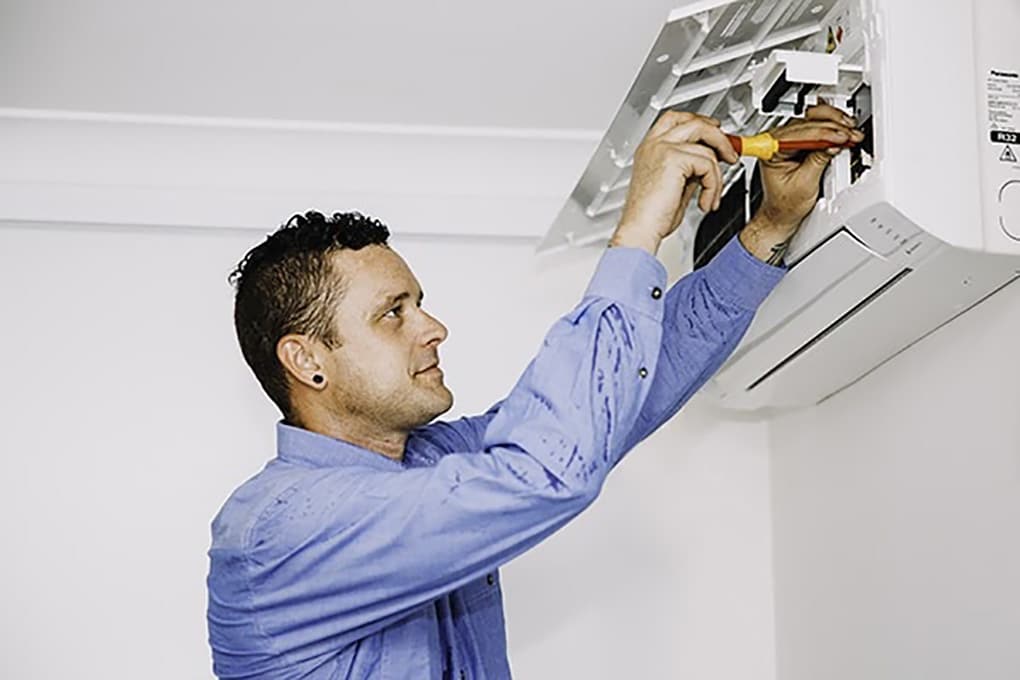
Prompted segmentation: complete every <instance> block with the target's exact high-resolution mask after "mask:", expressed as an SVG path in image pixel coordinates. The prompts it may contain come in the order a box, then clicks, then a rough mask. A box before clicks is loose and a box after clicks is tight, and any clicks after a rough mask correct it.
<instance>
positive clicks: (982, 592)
mask: <svg viewBox="0 0 1020 680" xmlns="http://www.w3.org/2000/svg"><path fill="white" fill-rule="evenodd" d="M1018 337H1020V286H1018V285H1014V286H1012V287H1011V288H1008V289H1006V290H1005V291H1003V292H1001V293H999V294H998V295H996V296H995V297H992V298H991V299H989V300H988V301H986V302H985V303H984V304H983V305H981V306H979V307H978V308H977V309H975V310H972V311H971V312H969V313H967V314H966V315H965V316H964V317H962V318H961V319H958V320H957V321H955V322H953V323H952V324H950V325H949V326H946V327H944V328H943V329H941V330H939V331H938V332H936V333H935V334H933V335H932V336H929V337H928V338H927V339H925V340H924V341H922V342H921V343H919V344H918V345H917V346H915V347H914V348H912V349H911V350H910V351H909V352H906V353H905V354H902V355H900V356H899V357H897V358H896V359H894V360H893V361H891V362H890V363H889V364H887V365H886V366H884V367H882V368H881V369H880V370H878V371H877V372H875V373H873V374H872V375H871V376H869V377H867V378H866V379H864V380H863V381H861V382H860V383H858V384H857V385H855V386H854V387H852V388H851V389H849V390H848V391H846V392H844V393H842V394H840V395H837V396H836V397H835V398H833V399H831V400H830V401H828V402H825V403H824V404H822V405H821V406H819V407H817V408H813V409H809V410H807V411H804V412H802V413H799V414H797V415H794V416H791V417H786V418H784V419H781V420H779V421H777V422H776V423H775V425H774V426H773V427H772V429H771V438H770V441H771V445H772V479H773V486H772V491H773V511H774V540H775V543H774V552H775V558H776V559H775V571H776V637H777V659H778V672H777V677H778V678H779V680H818V679H819V678H825V679H826V680H861V679H863V678H867V679H868V680H914V679H918V680H922V679H923V680H963V679H966V680H970V679H980V680H1006V679H1007V678H1008V679H1010V680H1014V679H1015V678H1018V677H1020V359H1018V355H1017V338H1018Z"/></svg>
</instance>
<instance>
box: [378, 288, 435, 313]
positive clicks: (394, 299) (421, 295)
mask: <svg viewBox="0 0 1020 680" xmlns="http://www.w3.org/2000/svg"><path fill="white" fill-rule="evenodd" d="M410 299H411V293H410V292H408V291H406V290H405V291H404V292H403V293H397V294H396V295H390V296H388V297H387V298H386V299H384V300H383V301H382V302H380V303H379V305H378V306H377V307H376V309H378V310H382V309H384V308H387V309H388V308H390V307H393V306H394V305H396V304H397V303H400V302H403V301H404V300H410ZM424 299H425V292H424V291H419V292H418V304H421V301H422V300H424Z"/></svg>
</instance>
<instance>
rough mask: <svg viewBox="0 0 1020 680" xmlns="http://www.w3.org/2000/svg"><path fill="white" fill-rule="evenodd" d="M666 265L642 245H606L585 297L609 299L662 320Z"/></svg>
mask: <svg viewBox="0 0 1020 680" xmlns="http://www.w3.org/2000/svg"><path fill="white" fill-rule="evenodd" d="M665 288H666V268H665V267H664V266H662V263H661V262H659V261H658V260H657V259H656V258H655V257H653V256H652V255H651V254H650V253H648V252H647V251H645V250H642V249H640V248H607V249H606V251H605V252H604V253H602V259H600V260H599V264H598V267H596V268H595V274H594V276H592V279H591V283H589V284H588V290H587V291H585V296H589V295H591V296H595V297H601V298H607V299H610V300H615V301H617V302H620V303H621V304H623V305H626V306H627V307H630V308H632V309H636V310H637V311H639V312H641V313H642V314H646V315H648V316H650V317H653V318H655V319H657V320H658V321H662V317H663V303H664V301H665V295H663V291H664V290H665Z"/></svg>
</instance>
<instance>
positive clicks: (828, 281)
mask: <svg viewBox="0 0 1020 680" xmlns="http://www.w3.org/2000/svg"><path fill="white" fill-rule="evenodd" d="M900 268H901V267H900V266H899V265H897V264H895V263H892V262H889V261H887V260H885V259H883V258H880V257H877V256H875V255H874V254H872V253H871V252H870V251H869V250H868V249H867V248H865V247H864V246H863V245H862V244H861V243H860V242H859V241H858V240H857V239H855V238H854V237H852V236H851V235H850V234H849V233H848V232H846V231H842V232H840V233H838V234H836V235H834V236H833V237H832V238H830V239H829V240H828V241H826V242H825V243H824V244H822V245H821V246H820V247H819V248H818V250H817V251H815V252H814V253H812V254H811V255H810V256H808V257H806V258H805V259H804V260H803V261H801V262H800V263H799V264H797V265H796V266H795V267H793V268H792V269H791V270H790V272H789V273H787V275H786V276H785V277H784V278H783V280H782V281H781V282H780V283H779V285H778V286H777V287H776V289H775V290H774V291H773V293H772V295H771V296H769V298H768V299H767V300H766V301H765V303H764V304H763V305H762V307H761V308H760V309H759V311H758V314H757V315H756V316H755V320H754V321H753V322H752V324H751V328H749V329H748V333H747V336H745V339H744V341H743V342H742V343H741V345H740V348H739V349H738V350H737V352H735V353H734V355H733V356H732V357H731V358H730V360H729V361H728V362H727V363H726V364H725V365H724V366H723V367H722V368H721V369H720V371H719V373H718V374H717V376H716V380H717V381H718V382H719V383H720V384H722V385H724V386H725V387H726V388H727V391H734V390H744V389H745V388H747V387H748V386H749V385H751V384H752V383H753V382H754V381H756V380H758V379H759V378H760V377H761V376H762V375H763V374H765V373H766V372H768V371H769V370H771V369H772V368H773V367H774V366H775V365H776V364H778V363H779V362H781V361H783V360H784V359H785V358H786V357H787V356H789V354H790V348H791V347H800V346H802V345H804V344H805V343H807V342H809V341H811V339H812V338H813V337H814V336H815V335H816V334H817V333H818V331H819V329H822V328H826V327H828V326H829V325H830V324H832V323H834V322H836V321H837V320H838V319H839V318H840V317H842V316H843V315H844V314H846V313H847V312H848V311H849V310H852V309H853V308H854V307H855V306H857V305H858V304H859V303H860V302H861V301H862V300H864V299H865V298H867V297H868V296H869V295H871V294H872V293H873V292H874V291H875V290H877V289H878V288H880V287H881V286H882V285H884V284H885V282H886V281H888V280H889V279H890V278H891V277H893V276H894V275H895V274H896V272H897V271H898V269H900Z"/></svg>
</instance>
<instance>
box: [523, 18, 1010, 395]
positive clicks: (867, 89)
mask: <svg viewBox="0 0 1020 680" xmlns="http://www.w3.org/2000/svg"><path fill="white" fill-rule="evenodd" d="M1018 27H1020V2H1017V1H1016V0H954V1H953V2H943V3H924V4H918V3H917V2H916V1H911V0H842V1H840V0H744V1H718V0H714V1H710V2H699V3H694V4H690V5H687V6H685V7H683V8H681V9H678V10H676V11H674V12H673V13H672V14H671V15H670V17H669V19H668V21H667V22H666V24H665V26H664V28H663V30H662V32H661V34H660V35H659V37H658V39H657V41H656V43H655V45H654V47H653V48H652V51H651V53H650V54H649V56H648V58H647V60H646V62H645V64H644V65H643V67H642V68H641V70H640V72H639V74H638V76H637V79H636V81H635V83H634V85H633V86H632V88H631V90H630V92H629V93H628V95H627V97H626V100H625V101H624V104H623V106H622V107H621V108H620V111H619V112H618V114H617V115H616V118H615V119H614V121H613V123H612V125H611V126H610V128H609V130H608V131H607V133H606V135H605V137H604V139H603V140H602V142H601V144H600V145H599V146H598V148H597V150H596V153H595V155H594V157H593V158H592V160H591V162H590V163H589V165H588V167H587V169H586V170H585V172H584V174H583V176H582V177H581V179H580V181H579V183H578V185H577V187H576V188H575V190H574V192H573V193H572V194H571V196H570V198H569V200H568V201H567V203H566V205H565V206H564V207H563V209H562V211H561V212H560V214H559V216H558V218H557V220H556V222H555V224H554V225H553V227H552V229H551V230H550V231H549V233H548V234H547V236H546V238H545V240H544V242H543V243H542V245H541V247H540V249H542V250H551V249H556V248H560V247H564V246H570V245H578V244H584V243H590V242H596V241H599V240H602V239H605V238H607V237H608V235H609V234H610V233H611V232H612V229H613V228H614V227H615V225H616V222H617V220H618V218H619V213H620V208H621V207H622V205H623V200H624V197H625V196H626V191H627V186H628V181H629V175H630V165H631V162H632V156H633V151H634V148H635V146H636V145H637V144H638V143H639V142H640V141H641V139H642V137H643V136H644V134H645V132H646V131H647V130H648V129H649V127H650V126H651V125H652V123H653V122H654V121H655V119H656V117H657V116H658V115H659V114H660V113H661V112H662V111H663V110H665V109H673V108H676V109H682V110H687V111H697V112H700V113H703V114H708V115H712V116H715V117H716V118H718V119H719V120H721V121H722V122H723V129H724V130H725V131H727V132H732V133H739V134H744V135H749V134H754V133H756V132H759V131H762V130H766V129H768V128H770V127H773V126H775V125H778V124H781V123H783V122H785V121H786V120H788V119H789V117H790V116H794V115H798V114H799V113H800V112H802V111H803V109H804V108H805V107H806V106H808V105H810V104H812V103H814V102H815V101H817V99H818V98H819V97H823V98H825V99H826V100H827V101H829V102H830V103H833V104H835V105H837V106H839V107H841V108H844V109H845V110H847V111H850V112H853V113H854V114H855V115H856V116H857V118H858V120H859V121H860V122H861V123H862V128H863V129H864V130H865V132H866V133H867V135H868V138H867V139H866V140H865V143H864V144H861V145H859V146H858V147H857V148H856V149H854V150H853V151H847V152H844V153H843V154H841V155H840V156H838V157H837V158H836V159H835V160H834V162H833V164H832V167H830V169H829V170H828V172H827V173H826V177H825V180H824V182H823V197H822V198H821V199H820V200H819V203H818V205H817V207H816V208H815V211H814V212H813V213H812V215H811V216H810V217H809V218H808V220H807V221H806V222H805V224H804V226H803V228H802V229H801V231H800V233H799V235H798V237H797V238H796V240H795V241H794V243H793V245H792V248H791V250H790V252H789V253H788V255H787V263H788V264H789V266H790V271H789V273H788V274H787V276H786V277H785V278H784V280H783V281H782V282H781V283H780V285H779V286H778V287H777V288H776V290H775V291H774V292H773V294H772V295H771V296H770V297H769V299H768V300H767V301H766V302H765V303H764V305H763V306H762V307H761V309H760V310H759V312H758V314H757V316H756V318H755V321H754V323H753V325H752V326H751V328H750V329H749V331H748V333H747V335H746V337H745V338H744V340H743V342H742V343H741V345H740V346H739V347H738V348H737V350H736V351H735V353H734V354H733V356H732V357H731V358H730V360H729V361H728V362H727V363H726V364H725V365H724V366H723V367H722V369H721V370H720V371H719V373H718V374H717V375H716V377H715V378H714V379H713V381H712V383H711V384H710V386H709V388H708V389H709V390H710V391H713V392H715V394H716V395H717V396H718V398H719V399H720V400H721V401H722V403H723V404H725V405H727V406H730V407H733V408H741V409H759V408H765V407H792V406H801V405H809V404H814V403H818V402H820V401H822V400H824V399H826V398H827V397H829V396H831V395H833V394H835V393H836V392H839V391H840V390H842V389H844V388H845V387H847V386H848V385H850V384H852V383H853V382H855V381H857V380H858V379H860V378H861V377H862V376H864V375H866V374H867V373H869V372H870V371H872V370H874V369H875V368H876V367H878V366H880V365H881V364H882V363H884V362H885V361H887V360H888V359H889V358H891V357H892V356H894V355H896V354H897V353H899V352H901V351H902V350H904V349H906V348H907V347H909V346H910V345H912V344H913V343H915V342H917V341H918V340H920V339H921V338H923V337H924V336H925V335H927V334H928V333H931V332H932V331H933V330H935V329H937V328H939V327H940V326H942V325H943V324H945V323H947V322H949V321H951V320H952V319H954V318H956V317H958V316H959V315H961V314H963V313H964V312H965V311H967V310H968V309H970V308H971V307H973V306H974V305H976V304H978V303H979V302H981V301H982V300H984V299H985V298H987V297H988V296H989V295H992V294H994V293H995V292H997V291H1000V290H1002V289H1003V288H1005V287H1006V286H1008V285H1009V284H1010V283H1011V282H1013V281H1014V280H1016V279H1017V278H1018V277H1020V162H1018V157H1020V41H1018V40H1017V39H1016V30H1017V28H1018ZM727 182H728V189H727V192H726V194H725V198H724V200H723V207H722V209H721V210H719V211H717V212H715V213H712V214H709V215H703V214H701V213H699V212H698V211H697V209H696V208H692V209H691V210H690V212H689V214H688V216H687V222H688V224H685V225H683V226H682V227H681V229H680V232H679V233H680V234H681V236H680V237H681V238H685V239H686V241H687V243H686V246H687V247H686V248H685V253H686V255H687V257H688V258H689V262H688V265H689V266H690V267H692V268H698V267H701V266H704V265H705V264H706V263H707V262H708V261H709V260H710V259H711V258H712V257H713V256H714V255H715V253H716V252H718V250H719V248H721V246H722V245H723V244H724V243H725V242H726V241H727V240H728V239H729V238H730V237H731V236H732V235H734V234H735V233H737V232H738V231H739V230H740V229H741V228H742V227H743V226H744V224H745V223H746V221H747V219H748V216H749V215H750V214H752V213H753V211H754V209H755V208H756V207H757V205H758V203H759V202H760V201H761V185H760V180H759V178H758V176H757V173H756V168H755V166H754V165H753V163H747V164H744V163H742V164H739V165H736V166H734V167H731V168H729V170H728V173H727Z"/></svg>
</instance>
